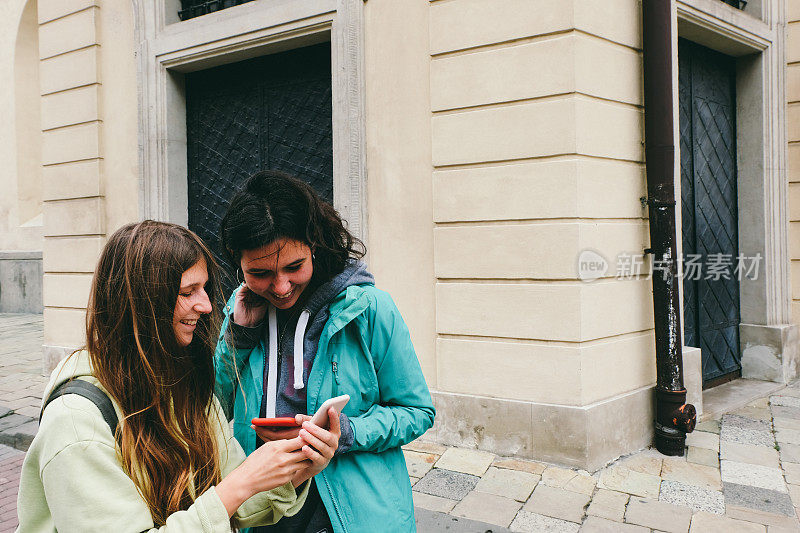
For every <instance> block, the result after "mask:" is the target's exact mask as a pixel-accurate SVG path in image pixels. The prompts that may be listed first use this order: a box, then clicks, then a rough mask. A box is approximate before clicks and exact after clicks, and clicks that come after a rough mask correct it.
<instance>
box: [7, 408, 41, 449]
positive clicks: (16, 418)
mask: <svg viewBox="0 0 800 533" xmlns="http://www.w3.org/2000/svg"><path fill="white" fill-rule="evenodd" d="M38 430H39V421H38V420H36V419H35V418H31V417H29V416H24V415H20V414H17V413H15V412H14V411H13V410H11V409H9V408H7V407H3V406H0V444H5V445H6V446H11V447H12V448H16V449H17V450H20V451H23V452H27V451H28V447H29V446H30V445H31V442H32V441H33V437H35V436H36V432H37V431H38Z"/></svg>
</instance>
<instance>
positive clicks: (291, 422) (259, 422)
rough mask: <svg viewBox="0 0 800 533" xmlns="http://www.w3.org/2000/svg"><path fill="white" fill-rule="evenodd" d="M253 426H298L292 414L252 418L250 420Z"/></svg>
mask: <svg viewBox="0 0 800 533" xmlns="http://www.w3.org/2000/svg"><path fill="white" fill-rule="evenodd" d="M250 423H251V424H253V425H254V426H258V427H262V428H296V427H298V423H297V421H296V420H295V419H294V417H293V416H284V417H278V418H254V419H253V420H251V421H250Z"/></svg>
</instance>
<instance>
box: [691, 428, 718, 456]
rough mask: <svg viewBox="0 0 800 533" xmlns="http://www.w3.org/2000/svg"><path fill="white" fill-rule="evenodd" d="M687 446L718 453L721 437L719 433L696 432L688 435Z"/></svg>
mask: <svg viewBox="0 0 800 533" xmlns="http://www.w3.org/2000/svg"><path fill="white" fill-rule="evenodd" d="M686 446H691V447H695V448H705V449H708V450H714V451H718V450H719V435H718V434H717V433H708V432H706V431H697V430H695V431H693V432H691V433H689V434H688V435H686Z"/></svg>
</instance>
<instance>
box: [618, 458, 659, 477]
mask: <svg viewBox="0 0 800 533" xmlns="http://www.w3.org/2000/svg"><path fill="white" fill-rule="evenodd" d="M663 459H664V456H662V455H661V454H658V456H653V455H648V454H645V453H637V454H634V455H631V456H630V457H626V458H624V459H621V460H619V461H618V462H617V465H619V466H623V467H625V468H627V469H628V470H633V471H634V472H641V473H642V474H649V475H651V476H659V475H661V466H662V462H663Z"/></svg>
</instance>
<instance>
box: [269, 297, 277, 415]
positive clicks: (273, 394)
mask: <svg viewBox="0 0 800 533" xmlns="http://www.w3.org/2000/svg"><path fill="white" fill-rule="evenodd" d="M268 364H269V367H268V374H267V411H266V417H267V418H275V402H276V401H277V399H278V370H277V369H278V313H277V311H276V310H275V306H274V305H270V306H269V362H268Z"/></svg>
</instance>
